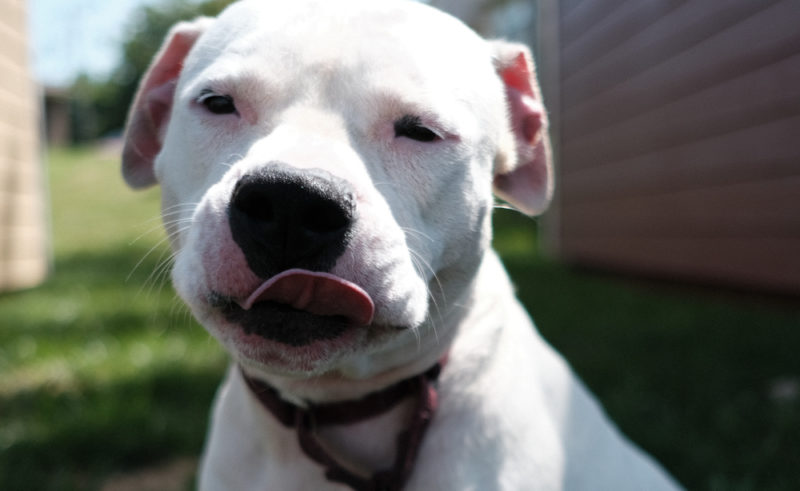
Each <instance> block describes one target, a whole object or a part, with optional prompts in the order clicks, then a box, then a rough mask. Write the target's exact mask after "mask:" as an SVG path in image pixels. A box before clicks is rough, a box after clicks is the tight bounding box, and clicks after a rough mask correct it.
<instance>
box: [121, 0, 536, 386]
mask: <svg viewBox="0 0 800 491" xmlns="http://www.w3.org/2000/svg"><path fill="white" fill-rule="evenodd" d="M285 4H289V5H291V6H287V5H285ZM537 99H538V89H537V87H536V83H535V76H534V74H533V69H532V64H531V60H530V55H529V54H528V53H527V52H526V51H525V49H524V48H523V47H521V46H519V45H513V44H508V43H488V42H486V41H484V40H482V39H480V38H479V37H478V36H476V35H475V34H474V33H473V32H472V31H470V30H469V29H467V28H466V27H465V26H463V25H462V24H460V23H459V22H458V21H456V20H454V19H452V18H450V17H448V16H446V15H444V14H442V13H440V12H438V11H435V10H433V9H431V8H429V7H426V6H423V5H419V4H415V3H412V2H394V1H386V2H374V1H344V0H343V1H337V2H330V1H325V0H320V1H300V2H291V3H287V2H278V1H275V2H272V1H263V0H251V1H243V2H239V3H237V4H235V5H233V6H232V7H230V8H229V9H228V10H227V11H226V12H224V13H223V14H222V15H221V16H220V17H219V18H218V19H199V20H197V21H194V22H192V23H182V24H179V25H178V26H176V27H175V28H173V30H172V32H171V33H170V35H169V37H168V39H167V40H166V41H165V44H164V46H163V47H162V50H161V52H160V53H159V54H158V55H157V56H156V59H155V60H154V62H153V65H152V66H151V68H150V70H149V72H148V74H147V75H146V77H145V79H144V80H143V81H142V85H141V87H140V90H139V94H138V95H137V98H136V101H135V103H134V106H133V108H132V110H131V115H130V118H129V124H128V128H127V131H126V148H125V153H124V156H123V170H124V173H125V177H126V179H127V180H128V182H129V183H131V185H133V186H136V187H141V186H146V185H149V184H152V183H155V182H158V183H160V184H161V186H162V195H163V208H162V212H163V216H164V221H165V225H166V227H167V231H168V233H169V237H170V240H171V243H172V247H173V249H174V250H175V252H176V256H175V257H176V259H175V265H174V269H173V281H174V284H175V287H176V289H177V291H178V293H179V295H180V296H181V297H182V298H183V300H184V301H185V302H186V303H187V304H188V305H189V306H190V308H191V310H192V312H193V313H194V315H195V316H196V317H197V319H198V320H199V321H200V322H201V323H202V324H203V325H204V326H205V327H206V328H207V329H208V330H209V331H210V332H211V334H213V335H214V336H215V337H216V338H218V339H219V340H220V341H221V342H222V343H223V344H224V345H225V346H226V347H227V348H228V350H229V351H230V352H231V353H232V354H233V355H234V356H235V357H236V358H237V359H238V361H239V362H240V363H243V364H245V365H247V366H249V367H251V368H253V369H256V370H262V371H265V372H272V373H284V374H292V373H294V374H303V375H309V374H315V373H323V372H328V371H332V370H338V371H341V372H345V373H348V374H356V375H358V374H361V375H363V372H364V371H365V370H366V371H370V370H374V369H375V366H376V365H385V366H391V365H392V364H393V363H394V364H396V363H400V362H402V361H405V359H407V358H408V357H413V356H416V355H418V354H419V352H421V351H425V350H429V351H436V349H437V348H436V345H437V343H436V340H437V339H438V340H439V342H440V343H441V344H442V346H441V347H440V348H439V349H443V346H444V344H446V343H444V342H443V341H446V340H447V339H449V337H450V336H452V334H453V332H452V331H453V330H454V329H455V327H454V324H455V323H454V322H451V320H453V319H456V318H458V316H459V315H460V314H459V312H462V311H464V310H465V307H464V302H466V301H467V300H468V299H467V297H466V296H465V295H466V294H467V293H468V292H469V289H470V286H471V283H472V279H473V278H474V276H475V274H476V271H477V269H478V267H479V265H480V263H481V259H482V256H483V254H484V251H485V250H486V248H487V247H488V246H489V239H490V231H489V227H490V214H491V208H492V205H493V196H492V190H493V184H494V189H495V191H496V192H498V193H499V194H500V195H501V196H503V197H504V198H505V199H507V200H509V201H510V202H512V203H513V204H515V205H516V206H517V207H519V208H521V209H522V210H524V211H526V212H528V213H537V212H539V211H541V210H542V209H543V208H544V207H545V206H546V203H547V201H548V200H549V196H550V189H551V181H550V172H549V162H548V157H547V142H546V138H543V137H542V128H543V126H544V123H545V117H544V112H543V110H542V108H541V105H540V104H539V103H538V100H537ZM415 353H416V354H415ZM366 365H368V366H369V367H370V368H368V369H367V368H364V367H365V366H366Z"/></svg>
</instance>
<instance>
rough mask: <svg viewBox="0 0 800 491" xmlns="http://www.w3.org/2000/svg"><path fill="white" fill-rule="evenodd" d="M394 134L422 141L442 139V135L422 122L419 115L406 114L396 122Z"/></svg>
mask: <svg viewBox="0 0 800 491" xmlns="http://www.w3.org/2000/svg"><path fill="white" fill-rule="evenodd" d="M394 136H395V137H401V136H404V137H406V138H410V139H412V140H416V141H420V142H432V141H436V140H441V139H442V136H441V135H439V134H438V133H436V132H435V131H433V130H432V129H430V128H428V127H427V126H425V125H423V124H422V121H421V120H420V118H419V116H410V115H406V116H403V117H402V118H400V119H398V120H397V121H395V122H394Z"/></svg>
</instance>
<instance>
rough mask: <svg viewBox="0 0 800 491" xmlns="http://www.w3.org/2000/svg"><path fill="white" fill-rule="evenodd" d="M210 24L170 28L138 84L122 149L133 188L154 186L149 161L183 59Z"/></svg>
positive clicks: (125, 171)
mask: <svg viewBox="0 0 800 491" xmlns="http://www.w3.org/2000/svg"><path fill="white" fill-rule="evenodd" d="M212 21H213V19H211V18H208V17H201V18H198V19H196V20H194V21H191V22H179V23H178V24H176V25H175V26H173V27H172V29H171V30H170V31H169V34H167V37H166V40H165V41H164V44H162V45H161V49H160V50H159V51H158V53H157V54H156V56H155V57H154V58H153V62H152V63H151V64H150V67H149V68H148V69H147V72H146V73H145V75H144V77H143V78H142V81H141V82H140V84H139V89H138V91H137V92H136V97H135V98H134V100H133V104H132V105H131V109H130V112H129V113H128V121H127V124H126V125H125V145H124V147H123V150H122V175H123V177H124V178H125V182H127V183H128V185H129V186H131V187H133V188H144V187H147V186H151V185H153V184H155V183H156V176H155V173H154V170H153V162H154V160H155V158H156V155H158V153H159V152H160V151H161V145H162V143H163V138H164V130H165V129H166V126H167V123H168V122H169V116H170V112H171V111H172V100H173V97H174V95H175V86H176V85H177V82H178V76H179V75H180V73H181V69H182V68H183V60H184V58H186V55H187V54H188V53H189V50H190V49H191V48H192V46H193V45H194V43H195V41H197V39H198V38H199V37H200V35H201V34H202V33H203V32H204V31H205V30H206V28H207V27H208V26H209V24H210V23H211V22H212Z"/></svg>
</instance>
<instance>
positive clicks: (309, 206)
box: [228, 164, 355, 278]
mask: <svg viewBox="0 0 800 491" xmlns="http://www.w3.org/2000/svg"><path fill="white" fill-rule="evenodd" d="M354 217H355V198H354V196H353V193H352V192H351V188H350V185H349V183H347V182H346V181H344V180H343V179H340V178H338V177H336V176H334V175H332V174H330V173H328V172H326V171H324V170H321V169H311V170H308V169H303V170H299V169H295V168H292V167H289V166H286V165H282V164H270V165H268V166H266V167H263V168H262V169H260V170H259V171H258V172H257V173H254V174H248V175H245V176H244V177H242V178H241V179H239V182H237V183H236V186H235V188H234V190H233V195H232V196H231V201H230V205H229V207H228V221H229V224H230V228H231V234H232V235H233V240H234V241H235V242H236V244H238V245H239V247H240V248H241V250H242V252H244V255H245V258H246V259H247V264H248V266H250V269H252V270H253V272H254V273H255V274H256V275H258V276H260V277H262V278H269V277H271V276H273V275H275V274H277V273H280V272H281V271H285V270H287V269H291V268H303V269H308V270H312V271H327V270H329V269H330V268H331V267H332V266H333V265H334V263H335V262H336V259H337V258H338V257H339V256H340V255H341V254H342V253H343V252H344V249H345V247H346V246H347V242H348V239H349V232H350V229H351V226H352V224H353V221H354Z"/></svg>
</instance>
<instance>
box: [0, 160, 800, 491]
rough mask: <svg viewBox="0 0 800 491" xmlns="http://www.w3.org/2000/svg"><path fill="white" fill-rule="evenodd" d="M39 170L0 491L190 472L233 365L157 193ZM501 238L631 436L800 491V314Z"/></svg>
mask: <svg viewBox="0 0 800 491" xmlns="http://www.w3.org/2000/svg"><path fill="white" fill-rule="evenodd" d="M49 161H50V165H49V173H50V183H51V184H50V185H51V192H52V198H51V200H52V226H53V233H54V245H53V249H54V271H53V274H52V276H51V278H50V280H49V281H48V282H47V283H45V284H44V285H43V286H41V287H39V288H36V289H33V290H29V291H25V292H21V293H12V294H3V295H0V374H1V376H0V489H3V490H17V489H20V490H23V489H24V490H28V489H32V490H47V489H59V490H60V489H65V490H68V489H100V488H101V487H102V486H103V484H104V483H106V482H107V480H108V479H109V477H110V476H114V475H117V474H119V473H121V472H135V471H136V470H137V469H141V468H147V467H151V466H154V465H156V466H157V465H160V464H163V463H165V462H172V461H176V460H179V459H185V458H189V459H193V458H196V456H197V455H198V453H199V451H200V449H201V447H202V442H203V438H204V431H205V425H206V421H207V417H208V409H209V405H210V401H211V398H212V397H213V394H214V391H215V388H216V385H217V384H218V382H219V380H220V378H221V375H222V372H223V370H224V367H225V364H226V357H225V355H224V354H223V353H222V351H221V350H220V348H219V347H218V346H217V344H216V342H215V341H213V340H212V339H211V338H210V337H209V336H208V335H207V334H206V333H205V331H204V330H203V329H202V328H200V327H198V326H197V325H196V324H195V323H194V322H193V321H192V320H191V318H190V316H189V315H188V313H187V312H186V309H185V308H184V307H183V306H182V305H181V303H180V302H179V301H177V300H176V298H175V295H174V293H173V292H172V289H171V286H170V285H169V281H168V277H167V269H168V264H169V263H168V259H169V252H168V248H167V247H166V245H165V244H164V243H163V238H164V236H163V233H162V232H161V230H160V227H159V221H158V218H157V215H158V194H157V191H156V190H149V191H146V192H133V191H130V190H128V189H127V188H126V187H125V186H124V185H123V184H122V182H121V179H120V178H119V172H118V168H117V165H118V163H117V161H116V158H115V157H114V156H113V155H111V154H104V153H102V152H98V151H95V150H85V149H84V150H80V149H78V150H54V151H51V153H50V155H49ZM497 222H498V227H497V229H498V232H497V237H496V240H495V243H496V245H497V247H498V248H499V249H500V251H501V252H502V254H503V256H504V259H505V261H506V264H507V265H508V267H509V270H510V272H511V274H512V276H513V278H514V280H515V283H516V284H517V286H518V288H519V292H520V296H521V298H522V299H523V301H524V302H525V303H526V305H527V306H528V307H529V310H530V311H531V312H532V313H533V315H534V318H535V319H536V322H537V324H538V326H539V328H540V329H541V331H542V332H543V334H544V335H545V337H546V338H547V339H549V340H550V341H551V342H552V343H553V344H554V345H555V346H556V347H557V348H558V349H559V350H560V351H561V352H562V353H564V354H565V356H566V357H567V359H568V360H570V362H571V363H572V365H573V366H574V367H575V369H576V371H577V372H578V373H579V374H580V375H581V377H582V378H583V379H584V380H585V381H586V382H587V384H588V385H589V386H590V388H591V389H592V390H593V391H594V392H595V393H597V394H598V396H599V397H600V399H601V400H602V402H603V404H604V405H605V406H606V408H607V410H608V412H609V413H610V414H611V416H612V417H613V418H614V419H615V420H616V421H617V422H618V423H619V425H620V427H621V428H622V429H623V431H624V432H625V433H626V434H628V435H629V436H630V437H631V438H632V439H633V440H635V441H636V442H638V443H639V444H640V445H641V446H643V447H644V448H646V449H647V450H648V451H649V452H651V453H653V454H654V455H655V456H656V457H657V458H658V459H659V460H660V461H662V462H663V463H664V464H665V466H666V467H667V468H669V469H670V471H671V472H673V473H674V474H675V475H676V476H677V477H678V479H679V480H680V481H681V482H683V483H684V484H685V485H687V486H688V487H689V488H691V489H708V490H759V491H760V490H790V489H800V477H798V476H800V472H798V470H797V464H798V456H800V398H799V396H798V394H797V391H798V382H800V356H797V350H798V346H800V308H798V307H797V306H795V305H789V304H788V303H773V302H764V301H762V300H760V299H755V298H748V297H741V296H739V297H726V296H719V295H712V294H710V293H709V292H708V291H705V290H698V289H691V290H681V289H678V288H675V287H674V286H672V287H668V288H667V287H661V286H656V285H653V284H642V283H629V282H626V281H623V280H620V279H612V278H608V277H603V276H599V275H596V274H592V273H589V272H584V271H576V270H573V269H571V268H568V267H566V266H563V265H560V264H558V263H554V262H552V261H548V260H546V259H545V258H543V257H542V256H541V255H539V254H537V252H536V231H535V229H536V227H535V223H534V222H533V221H531V220H529V219H527V218H524V217H521V216H519V215H516V214H514V213H512V212H508V211H499V212H498V213H497ZM534 416H535V415H534ZM189 479H190V478H189ZM189 485H190V483H189V482H187V484H186V486H187V487H188V486H189Z"/></svg>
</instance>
